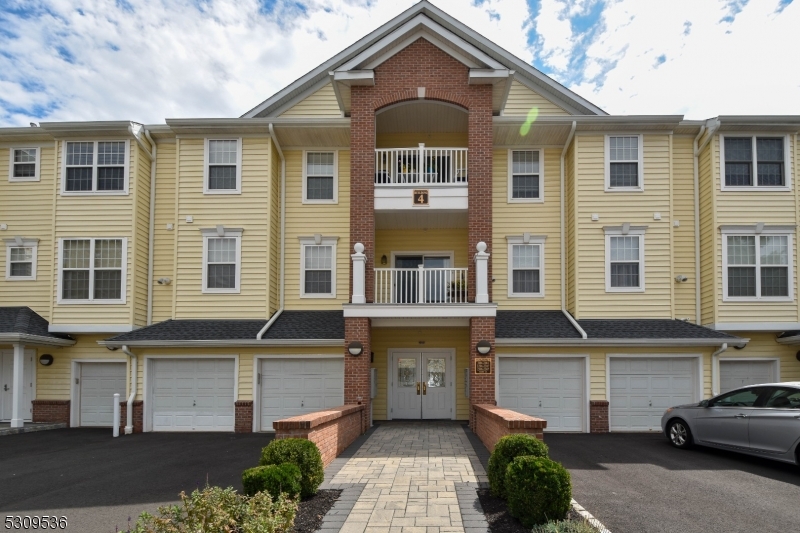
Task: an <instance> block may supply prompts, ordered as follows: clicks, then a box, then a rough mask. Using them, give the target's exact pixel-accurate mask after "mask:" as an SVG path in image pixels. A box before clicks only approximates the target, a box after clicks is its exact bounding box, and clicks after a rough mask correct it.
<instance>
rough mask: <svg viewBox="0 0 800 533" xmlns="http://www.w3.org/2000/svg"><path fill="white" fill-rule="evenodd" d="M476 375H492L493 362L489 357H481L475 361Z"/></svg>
mask: <svg viewBox="0 0 800 533" xmlns="http://www.w3.org/2000/svg"><path fill="white" fill-rule="evenodd" d="M475 373H476V374H491V373H492V360H491V358H489V357H479V358H477V359H475Z"/></svg>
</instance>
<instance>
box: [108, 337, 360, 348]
mask: <svg viewBox="0 0 800 533" xmlns="http://www.w3.org/2000/svg"><path fill="white" fill-rule="evenodd" d="M97 344H99V345H101V346H111V347H115V346H122V345H123V344H124V345H125V346H131V347H140V348H146V347H150V348H180V347H185V348H203V347H217V346H225V347H230V348H236V347H249V346H260V347H262V348H269V347H270V346H344V339H274V340H271V339H261V340H258V339H252V340H251V339H229V340H209V341H203V340H185V341H159V340H152V341H110V340H105V341H97Z"/></svg>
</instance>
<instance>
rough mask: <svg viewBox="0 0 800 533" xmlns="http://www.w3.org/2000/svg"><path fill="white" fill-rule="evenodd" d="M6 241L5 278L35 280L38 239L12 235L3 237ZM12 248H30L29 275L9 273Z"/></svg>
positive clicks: (9, 279) (8, 279) (10, 279)
mask: <svg viewBox="0 0 800 533" xmlns="http://www.w3.org/2000/svg"><path fill="white" fill-rule="evenodd" d="M4 240H5V242H6V280H7V281H36V268H37V256H38V252H39V239H28V238H25V237H13V238H10V239H4ZM14 248H30V249H31V260H30V263H31V275H30V276H12V275H11V263H12V261H11V250H12V249H14ZM14 262H15V263H27V262H28V261H14Z"/></svg>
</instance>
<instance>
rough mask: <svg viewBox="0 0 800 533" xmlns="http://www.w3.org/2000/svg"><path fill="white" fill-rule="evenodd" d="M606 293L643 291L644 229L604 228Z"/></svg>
mask: <svg viewBox="0 0 800 533" xmlns="http://www.w3.org/2000/svg"><path fill="white" fill-rule="evenodd" d="M604 229H605V233H606V292H643V291H644V228H642V227H638V228H633V227H627V228H626V227H625V226H622V227H613V228H604Z"/></svg>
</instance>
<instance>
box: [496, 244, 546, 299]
mask: <svg viewBox="0 0 800 533" xmlns="http://www.w3.org/2000/svg"><path fill="white" fill-rule="evenodd" d="M545 239H546V237H545V236H544V235H530V234H527V233H526V234H524V235H522V236H509V237H506V240H507V241H508V296H509V297H541V296H544V241H545Z"/></svg>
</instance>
